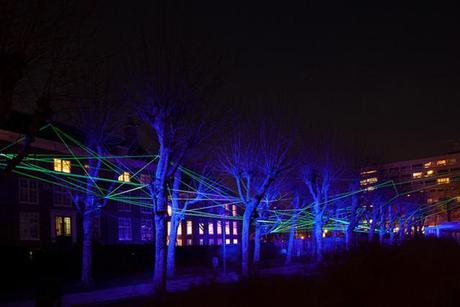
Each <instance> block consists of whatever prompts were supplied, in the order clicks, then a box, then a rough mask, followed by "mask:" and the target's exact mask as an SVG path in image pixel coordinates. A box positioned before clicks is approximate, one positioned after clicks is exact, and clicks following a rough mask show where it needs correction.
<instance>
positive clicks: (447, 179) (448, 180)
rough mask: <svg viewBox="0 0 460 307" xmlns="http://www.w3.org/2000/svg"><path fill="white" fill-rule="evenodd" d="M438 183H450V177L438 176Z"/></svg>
mask: <svg viewBox="0 0 460 307" xmlns="http://www.w3.org/2000/svg"><path fill="white" fill-rule="evenodd" d="M437 181H438V184H445V183H449V182H450V178H449V177H447V178H438V180H437Z"/></svg>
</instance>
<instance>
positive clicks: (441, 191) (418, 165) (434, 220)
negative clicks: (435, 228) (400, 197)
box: [361, 152, 460, 225]
mask: <svg viewBox="0 0 460 307" xmlns="http://www.w3.org/2000/svg"><path fill="white" fill-rule="evenodd" d="M388 180H393V181H394V182H395V183H396V187H397V189H398V191H399V192H400V193H406V194H405V195H404V197H408V198H409V197H418V198H421V199H423V202H424V203H425V205H426V206H436V204H440V203H441V204H440V205H438V211H442V212H439V213H438V214H436V215H432V216H429V217H428V218H427V219H426V220H425V225H437V224H439V223H441V222H445V221H447V220H448V219H450V220H452V221H454V220H460V210H458V209H457V206H458V205H459V204H460V152H457V153H450V154H445V155H440V156H434V157H428V158H424V159H417V160H408V161H399V162H394V163H388V164H382V165H377V166H373V167H367V168H364V169H362V171H361V186H362V187H363V188H364V187H370V188H371V189H372V185H373V184H379V183H383V182H385V181H388ZM410 191H415V192H413V193H410ZM444 203H446V204H444ZM451 208H454V209H451Z"/></svg>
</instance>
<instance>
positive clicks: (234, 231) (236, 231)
mask: <svg viewBox="0 0 460 307" xmlns="http://www.w3.org/2000/svg"><path fill="white" fill-rule="evenodd" d="M233 234H234V235H237V234H238V222H235V221H234V222H233Z"/></svg>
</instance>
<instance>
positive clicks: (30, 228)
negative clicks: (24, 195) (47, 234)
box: [19, 212, 40, 240]
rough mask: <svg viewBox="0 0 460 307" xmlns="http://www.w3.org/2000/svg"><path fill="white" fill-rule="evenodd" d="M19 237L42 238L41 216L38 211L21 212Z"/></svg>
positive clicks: (27, 238) (23, 238)
mask: <svg viewBox="0 0 460 307" xmlns="http://www.w3.org/2000/svg"><path fill="white" fill-rule="evenodd" d="M19 238H20V239H21V240H40V226H39V216H38V213H37V212H20V213H19Z"/></svg>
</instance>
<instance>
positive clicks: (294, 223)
mask: <svg viewBox="0 0 460 307" xmlns="http://www.w3.org/2000/svg"><path fill="white" fill-rule="evenodd" d="M296 226H297V213H294V215H293V216H292V223H291V230H290V232H289V241H288V248H287V254H286V264H290V263H291V262H292V252H293V250H294V242H295V229H296Z"/></svg>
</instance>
